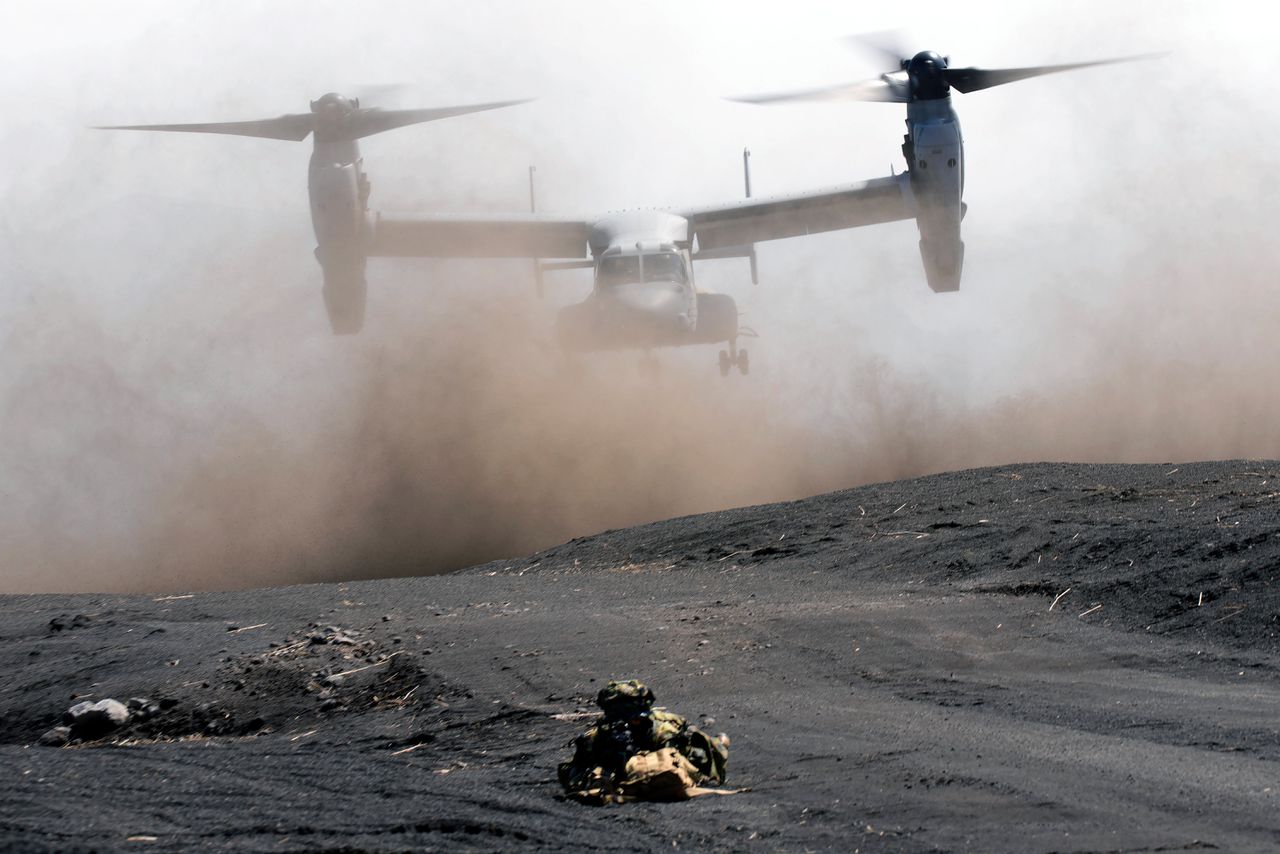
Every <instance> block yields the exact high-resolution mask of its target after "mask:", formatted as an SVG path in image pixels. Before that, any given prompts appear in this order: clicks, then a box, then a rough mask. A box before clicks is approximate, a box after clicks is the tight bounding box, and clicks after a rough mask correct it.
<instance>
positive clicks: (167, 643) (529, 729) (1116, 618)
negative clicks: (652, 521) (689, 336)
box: [0, 462, 1280, 852]
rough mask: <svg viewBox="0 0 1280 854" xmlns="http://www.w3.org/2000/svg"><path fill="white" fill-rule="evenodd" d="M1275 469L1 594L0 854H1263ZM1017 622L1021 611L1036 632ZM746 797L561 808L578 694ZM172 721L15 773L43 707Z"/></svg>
mask: <svg viewBox="0 0 1280 854" xmlns="http://www.w3.org/2000/svg"><path fill="white" fill-rule="evenodd" d="M1278 509H1280V463H1275V462H1230V463H1213V464H1196V465H1165V466H1067V465H1032V466H1012V467H1008V468H1002V469H986V470H981V471H972V472H961V473H957V474H948V475H941V476H937V477H929V478H922V479H919V480H912V481H906V482H900V483H892V484H884V485H877V486H869V487H863V488H859V489H853V490H848V491H845V492H839V493H835V494H832V495H826V496H821V497H817V498H812V499H809V500H806V501H799V502H794V503H789V504H781V505H774V506H768V507H755V508H748V509H743V510H734V511H728V512H723V513H714V514H709V515H705V516H697V517H691V518H686V519H677V520H673V521H670V522H664V523H661V524H656V525H649V526H645V527H641V528H635V529H632V530H627V531H611V532H608V533H605V534H601V535H599V536H595V537H588V538H584V539H581V540H575V541H573V542H571V543H568V544H566V545H564V546H560V547H558V548H555V549H551V550H548V551H546V552H543V553H541V554H538V555H534V556H532V557H529V558H524V559H520V560H512V561H503V562H498V563H494V564H489V565H487V566H482V567H477V568H475V569H471V570H467V571H465V572H461V573H457V574H454V575H451V576H445V577H435V578H422V579H412V580H397V581H380V582H367V583H360V584H349V585H338V586H318V585H317V586H306V587H293V588H287V589H280V590H266V591H246V592H236V593H222V594H197V595H192V596H164V597H158V598H153V597H101V596H56V597H55V596H16V597H15V596H11V597H5V598H2V599H0V608H2V609H3V620H2V621H0V662H2V663H3V672H4V673H5V674H6V677H7V678H6V679H5V680H4V682H3V684H0V723H2V724H3V726H0V757H2V759H0V769H3V773H0V840H2V841H3V843H4V847H6V848H8V849H13V850H60V851H64V850H73V849H99V850H101V849H139V850H162V849H175V848H195V847H198V848H201V849H226V850H231V849H234V850H264V851H277V850H281V851H283V850H292V851H302V850H308V851H310V850H323V849H328V850H344V851H350V850H367V849H368V850H404V849H413V850H440V851H468V850H475V851H491V850H500V849H501V850H520V851H524V850H538V849H552V848H566V847H569V848H588V847H592V848H598V849H601V850H618V851H649V850H653V851H671V850H672V849H673V848H676V849H694V850H699V851H703V850H722V851H739V850H748V851H749V850H761V851H764V850H788V851H802V850H812V851H828V850H830V851H854V850H861V851H882V850H883V851H934V850H957V849H972V850H979V851H1019V852H1022V851H1044V852H1048V851H1130V850H1144V851H1154V850H1160V851H1182V850H1193V849H1200V848H1216V849H1219V850H1229V851H1249V850H1258V851H1261V850H1275V849H1276V848H1277V847H1280V809H1277V806H1278V805H1280V670H1278V669H1277V668H1278V667H1280V637H1278V635H1280V582H1278V579H1280V513H1278V512H1277V510H1278ZM1051 606H1052V607H1051ZM614 676H616V677H633V676H634V677H638V678H641V679H644V680H645V681H647V682H648V683H649V684H650V685H652V686H653V688H654V689H655V691H656V692H657V694H658V697H659V701H660V702H663V703H665V704H667V705H669V706H670V707H672V708H674V709H675V710H677V711H680V712H682V713H684V714H686V715H687V716H690V717H692V718H695V719H698V718H714V722H710V723H707V724H706V728H708V729H711V730H713V731H718V730H721V729H723V730H725V731H727V732H728V733H729V734H730V735H731V736H732V737H733V747H732V754H731V757H730V765H729V771H730V779H729V783H730V784H731V785H733V786H746V787H750V791H749V792H746V793H743V794H738V795H734V796H731V797H723V798H703V799H699V800H696V801H693V802H690V803H686V804H664V805H654V804H637V805H629V806H623V807H606V808H591V807H583V806H578V805H576V804H573V803H569V802H566V801H564V800H562V799H560V798H559V797H558V789H557V786H556V784H555V783H554V769H555V764H556V763H557V762H558V761H559V760H560V759H562V758H563V757H565V756H566V755H567V752H568V751H567V749H566V746H565V745H566V743H567V742H568V741H569V740H570V739H571V737H572V736H573V735H574V733H575V732H576V731H577V730H578V729H580V728H581V727H582V726H583V724H584V719H583V715H584V714H585V713H586V712H588V711H589V705H590V700H591V697H592V696H593V695H594V693H595V691H596V690H597V689H598V688H599V687H600V685H601V684H602V683H603V682H604V681H605V680H607V679H608V678H610V677H614ZM136 696H143V697H149V698H152V699H156V700H159V699H167V700H169V701H177V702H176V705H173V706H172V708H169V709H168V710H166V711H164V712H162V713H161V714H160V715H158V716H157V717H155V718H153V719H151V720H149V721H146V722H144V723H141V724H138V725H134V726H131V727H130V728H128V729H126V730H125V731H123V732H120V733H118V734H116V735H114V736H111V737H108V738H106V739H103V740H101V741H98V742H93V743H86V744H79V745H72V746H70V747H63V748H52V747H43V746H40V745H39V744H38V743H37V739H38V738H39V736H40V734H41V733H42V732H44V731H45V730H46V729H47V728H49V727H50V726H53V725H54V724H55V723H57V722H58V718H59V716H60V714H61V712H62V711H63V710H65V709H66V708H67V707H68V706H70V705H71V704H72V702H73V698H76V699H79V698H90V699H98V698H102V697H115V698H117V699H120V700H122V701H123V700H126V699H128V698H129V697H136Z"/></svg>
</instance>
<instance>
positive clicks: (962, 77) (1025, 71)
mask: <svg viewBox="0 0 1280 854" xmlns="http://www.w3.org/2000/svg"><path fill="white" fill-rule="evenodd" d="M1160 56H1164V54H1158V53H1157V54H1144V55H1142V56H1122V57H1118V58H1116V59H1101V60H1097V61H1094V62H1074V63H1071V64H1069V65H1036V66H1032V67H1030V68H948V69H947V70H946V75H947V82H948V83H949V84H951V87H952V88H953V89H958V90H959V91H961V92H977V91H978V90H980V89H990V88H991V87H992V86H1003V85H1004V84H1006V83H1013V82H1016V81H1018V80H1026V79H1027V78H1028V77H1039V76H1040V75H1042V74H1056V73H1058V72H1059V71H1074V70H1076V69H1077V68H1092V67H1094V66H1096V65H1115V64H1116V63H1119V62H1136V61H1138V60H1141V59H1155V58H1157V57H1160Z"/></svg>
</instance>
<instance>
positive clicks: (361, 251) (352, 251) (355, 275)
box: [307, 143, 370, 335]
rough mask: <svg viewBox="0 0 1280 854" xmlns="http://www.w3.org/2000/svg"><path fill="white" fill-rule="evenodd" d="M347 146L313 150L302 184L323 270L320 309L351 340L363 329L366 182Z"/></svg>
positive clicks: (367, 228) (365, 285)
mask: <svg viewBox="0 0 1280 854" xmlns="http://www.w3.org/2000/svg"><path fill="white" fill-rule="evenodd" d="M347 146H349V147H350V149H351V150H350V151H348V150H347ZM347 146H342V147H341V148H342V150H341V151H339V150H337V149H336V148H335V147H334V146H327V147H326V146H317V148H316V151H315V152H314V153H313V154H312V157H311V169H310V171H309V173H308V180H307V189H308V190H309V191H310V196H311V225H312V228H313V229H314V230H315V235H316V243H317V244H318V245H317V246H316V260H317V261H319V262H320V266H321V267H322V268H323V270H324V305H325V309H326V310H327V311H328V313H329V325H330V327H331V328H332V329H333V332H334V334H336V335H353V334H355V333H357V332H359V331H360V329H361V328H362V327H363V326H364V314H365V302H366V298H367V291H368V286H367V284H366V281H365V249H366V246H367V245H368V238H369V229H370V224H369V213H368V201H369V181H368V179H367V178H366V177H365V174H364V172H363V170H362V169H361V161H360V159H359V157H358V156H355V152H354V143H349V144H347ZM338 155H341V156H338ZM335 161H336V162H335Z"/></svg>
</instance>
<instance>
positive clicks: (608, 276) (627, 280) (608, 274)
mask: <svg viewBox="0 0 1280 854" xmlns="http://www.w3.org/2000/svg"><path fill="white" fill-rule="evenodd" d="M596 279H597V280H598V281H599V282H600V287H602V288H614V287H617V286H618V285H631V284H635V283H636V282H638V281H640V256H639V255H606V256H605V257H604V258H601V259H600V269H599V271H598V272H597V273H596Z"/></svg>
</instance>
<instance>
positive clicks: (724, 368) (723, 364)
mask: <svg viewBox="0 0 1280 854" xmlns="http://www.w3.org/2000/svg"><path fill="white" fill-rule="evenodd" d="M732 367H733V360H732V359H730V358H729V354H728V353H727V352H725V351H724V350H721V351H720V376H722V377H727V376H729V369H730V368H732Z"/></svg>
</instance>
